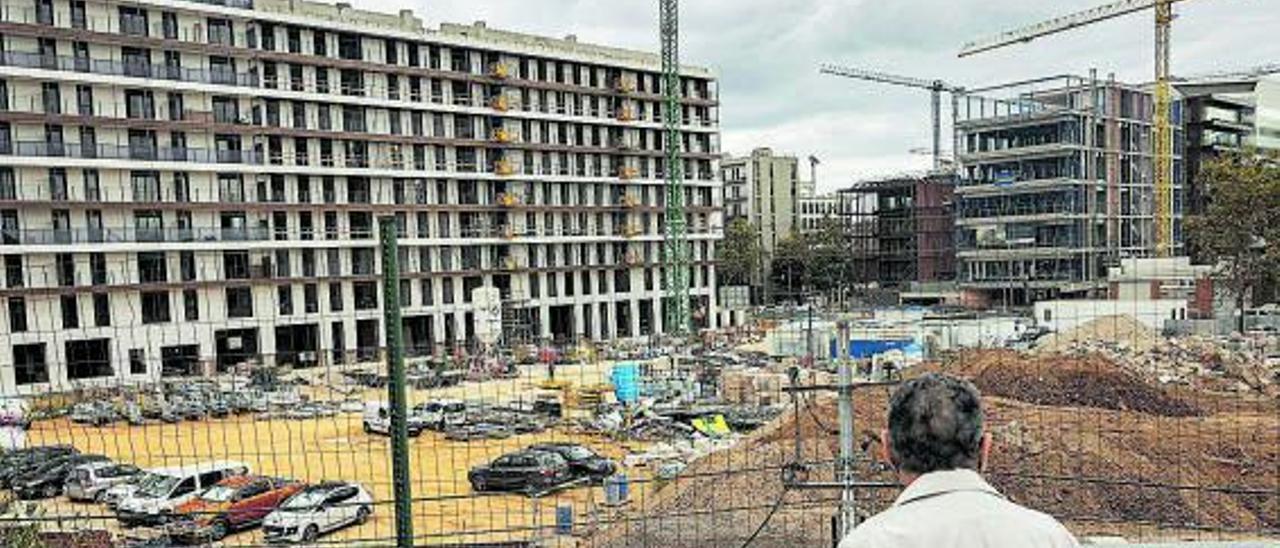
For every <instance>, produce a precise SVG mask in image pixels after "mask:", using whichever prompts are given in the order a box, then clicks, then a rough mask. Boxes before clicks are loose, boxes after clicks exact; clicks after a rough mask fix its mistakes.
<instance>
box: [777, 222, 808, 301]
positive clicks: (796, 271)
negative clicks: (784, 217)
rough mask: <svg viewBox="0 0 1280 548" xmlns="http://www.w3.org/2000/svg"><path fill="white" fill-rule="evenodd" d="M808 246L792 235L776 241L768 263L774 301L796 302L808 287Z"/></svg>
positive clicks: (800, 237)
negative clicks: (776, 243)
mask: <svg viewBox="0 0 1280 548" xmlns="http://www.w3.org/2000/svg"><path fill="white" fill-rule="evenodd" d="M811 260H812V258H811V257H810V256H809V244H808V242H807V241H806V238H805V237H804V236H799V235H796V234H794V233H792V234H788V235H787V236H786V237H784V238H782V239H781V240H778V245H776V246H774V249H773V257H772V260H771V261H770V263H769V277H770V280H771V281H772V284H771V285H772V286H773V294H774V298H775V299H781V300H797V299H799V298H800V295H801V294H802V293H803V292H804V291H805V289H806V288H807V287H808V285H809V266H810V264H811Z"/></svg>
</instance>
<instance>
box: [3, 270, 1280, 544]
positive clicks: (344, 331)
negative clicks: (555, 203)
mask: <svg viewBox="0 0 1280 548" xmlns="http://www.w3.org/2000/svg"><path fill="white" fill-rule="evenodd" d="M395 256H396V254H395V253H390V254H386V255H384V257H385V258H384V259H382V260H380V261H378V262H379V263H380V262H382V261H383V260H386V258H392V257H395ZM242 259H243V261H242ZM371 259H372V257H371ZM90 262H91V263H92V262H93V261H90ZM242 262H243V265H244V266H245V268H244V274H245V275H244V276H240V275H239V273H240V270H238V269H239V268H240V267H239V266H236V265H240V264H241V263H242ZM171 263H172V264H171ZM197 264H198V265H201V268H204V266H203V265H213V264H218V265H220V266H219V267H218V269H217V272H200V271H199V270H198V269H197V271H195V272H187V271H186V268H187V265H186V264H185V263H184V262H183V261H169V260H165V259H163V258H161V259H160V260H159V261H158V262H157V261H154V260H153V258H152V257H150V256H146V254H145V253H143V254H138V256H137V257H134V258H133V259H131V260H130V261H127V262H118V263H117V262H107V263H102V264H96V263H95V264H89V263H86V264H83V265H82V264H79V263H74V264H72V265H70V266H68V265H63V264H60V263H58V262H56V261H55V263H54V264H50V265H34V264H33V265H23V267H22V269H21V274H22V276H23V281H24V282H25V283H24V284H19V285H18V286H16V287H15V285H14V284H13V283H9V284H7V285H6V287H7V288H9V289H7V290H6V299H7V303H6V304H7V310H6V312H7V318H8V319H7V321H8V323H7V325H8V326H9V331H8V332H6V333H5V334H4V335H3V339H4V340H5V342H6V343H7V344H5V347H6V348H7V349H8V350H9V352H8V356H6V357H5V359H6V362H5V365H6V367H5V369H6V370H7V371H12V373H6V376H5V378H4V382H5V386H4V388H5V390H6V395H7V396H8V397H7V398H6V399H5V400H4V401H5V406H6V408H5V413H6V414H5V421H6V422H5V427H4V431H5V434H6V440H5V441H6V443H7V444H8V446H9V447H12V448H13V449H11V450H9V451H7V452H5V453H4V454H2V455H0V483H3V487H4V489H5V491H4V496H5V498H6V504H5V514H4V517H3V518H2V520H3V523H4V525H5V530H4V531H5V532H4V534H5V535H7V536H6V539H7V540H6V542H7V543H9V544H11V545H27V544H29V545H33V546H34V545H40V544H38V543H40V542H46V543H48V545H73V546H93V545H102V546H106V545H120V544H132V545H173V544H184V543H197V544H198V543H209V542H213V543H215V544H218V545H223V546H257V545H262V544H265V543H267V542H269V541H277V540H279V541H296V542H310V543H313V544H333V545H343V546H350V545H362V544H367V545H391V544H396V543H397V540H399V541H400V543H401V544H402V545H403V544H409V543H412V544H415V545H556V546H602V547H605V546H662V547H678V546H748V545H750V546H796V545H802V546H830V545H833V544H834V543H835V542H836V541H837V540H838V534H837V530H838V528H839V526H840V524H839V523H837V522H836V521H835V516H836V514H837V510H838V508H839V503H840V500H841V493H842V490H843V489H844V487H845V486H844V485H843V484H841V483H840V482H839V481H838V479H839V476H837V474H836V469H837V466H838V465H840V464H841V463H842V462H843V461H842V460H841V459H840V455H839V449H838V446H837V439H838V424H839V422H838V420H837V419H838V418H837V415H838V413H837V405H836V398H835V393H836V390H835V389H836V388H837V387H836V377H835V371H836V367H835V366H836V363H837V362H838V361H839V360H841V359H843V360H848V361H849V362H851V363H853V364H854V366H855V369H856V379H857V380H856V382H857V383H859V384H865V386H860V387H858V388H856V389H854V390H853V401H854V409H855V415H854V427H855V431H854V434H853V439H854V441H855V454H854V455H853V459H852V461H850V463H849V464H850V466H851V467H852V468H853V470H855V471H856V478H857V487H856V489H854V490H853V497H854V500H855V505H856V515H857V516H858V517H859V518H865V517H866V516H869V515H871V514H874V513H876V512H879V511H882V510H884V509H885V508H887V507H888V506H889V504H891V502H892V500H893V497H894V496H895V495H896V493H897V490H898V487H897V486H896V478H895V477H894V475H893V474H892V473H891V471H890V470H889V469H888V468H887V467H886V466H885V465H884V464H883V463H882V459H880V457H879V455H880V447H879V444H880V442H879V432H880V430H881V429H882V428H883V427H884V415H885V409H886V405H887V399H888V395H889V393H890V392H891V391H892V390H893V382H894V380H895V379H899V378H902V377H903V376H913V375H916V374H919V372H921V371H943V372H948V373H952V374H957V375H962V376H965V377H968V378H970V379H972V380H973V381H974V382H975V384H976V385H977V386H978V388H979V389H980V390H981V391H982V392H983V394H984V397H985V405H986V407H987V419H988V424H987V429H988V431H989V432H991V433H992V435H993V437H994V441H995V449H994V451H993V454H992V457H991V459H990V462H989V463H988V467H987V469H986V475H987V477H988V478H989V479H990V480H991V481H992V483H993V484H994V485H995V486H996V487H997V488H998V489H1000V490H1001V491H1002V492H1003V493H1005V494H1006V495H1007V496H1009V497H1010V498H1011V499H1013V500H1015V501H1017V502H1019V503H1022V504H1026V505H1028V506H1031V507H1033V508H1037V509H1039V510H1042V511H1045V512H1048V513H1050V514H1052V515H1054V516H1055V517H1057V518H1059V519H1061V520H1063V521H1064V522H1066V523H1067V524H1068V526H1069V527H1070V528H1071V530H1072V531H1073V532H1075V533H1076V534H1077V535H1079V536H1123V537H1126V538H1129V539H1151V540H1164V539H1197V540H1202V539H1233V538H1259V537H1270V538H1274V537H1276V536H1277V535H1280V454H1278V453H1280V399H1278V397H1280V393H1278V390H1280V385H1278V384H1277V382H1276V378H1275V375H1276V367H1277V366H1276V356H1277V352H1278V349H1277V344H1278V343H1277V337H1276V335H1275V331H1274V330H1273V329H1270V328H1267V327H1266V325H1268V324H1266V322H1267V321H1270V320H1269V319H1268V318H1265V317H1263V316H1261V315H1258V316H1256V317H1255V318H1254V319H1253V320H1251V321H1252V322H1253V323H1251V324H1250V325H1249V327H1250V331H1249V332H1244V333H1240V332H1234V331H1233V330H1231V329H1230V328H1229V327H1228V328H1226V329H1221V328H1220V327H1221V326H1216V324H1212V325H1211V324H1205V325H1199V326H1197V325H1193V324H1194V323H1195V322H1190V321H1182V320H1178V321H1170V322H1166V321H1164V317H1165V313H1161V316H1160V318H1159V319H1158V320H1155V321H1152V320H1151V319H1150V318H1149V317H1148V316H1147V315H1146V314H1145V313H1144V312H1143V310H1145V307H1144V305H1142V304H1141V303H1140V302H1139V301H1138V300H1137V299H1136V298H1135V299H1133V300H1131V301H1119V302H1118V304H1117V305H1116V306H1115V307H1113V308H1115V309H1114V310H1112V309H1108V310H1106V311H1097V310H1092V309H1091V310H1088V311H1086V310H1084V309H1079V308H1074V309H1069V310H1068V309H1063V310H1058V309H1054V310H1053V311H1051V312H1049V313H1048V316H1046V315H1045V312H1044V309H1043V307H1040V308H1037V309H1035V313H1036V317H1034V318H1033V317H1031V312H1030V310H1027V311H1013V310H1011V311H1001V312H997V311H988V312H972V311H962V310H959V309H952V308H947V307H931V308H902V307H891V308H880V309H871V308H860V307H859V306H858V302H857V298H856V292H854V293H852V294H853V295H854V297H848V298H846V299H844V300H845V301H846V302H845V305H846V307H845V310H844V311H842V312H839V313H835V312H830V311H824V310H823V309H821V308H819V307H816V306H813V305H804V304H800V305H790V306H791V307H790V308H786V309H773V310H767V311H760V312H762V313H760V314H757V315H756V317H757V318H765V319H759V320H755V321H751V322H749V323H746V324H743V325H740V326H733V327H726V328H724V329H722V330H719V331H717V332H714V333H712V332H708V333H704V334H703V335H702V336H700V337H697V338H696V340H695V341H692V342H680V341H672V340H667V339H664V338H662V337H660V336H656V335H652V334H650V336H647V337H642V338H637V339H633V340H630V341H611V342H594V343H593V342H591V341H567V342H561V343H559V344H557V343H554V342H551V341H545V340H542V341H539V340H536V339H528V338H526V337H523V336H520V335H519V334H520V333H525V332H527V331H528V330H527V329H519V326H521V325H523V322H522V321H521V320H520V318H518V317H517V316H516V315H513V314H511V313H509V311H507V310H506V309H505V308H504V306H503V305H501V304H499V305H498V306H497V307H496V311H495V309H493V307H491V306H490V304H491V303H488V302H487V301H484V299H483V298H481V297H479V296H482V295H483V292H481V293H476V295H477V296H478V297H475V299H476V301H473V302H460V303H458V304H457V307H456V308H449V311H450V312H461V311H465V312H466V313H467V315H466V316H464V315H462V314H458V316H459V317H465V318H468V319H469V320H470V321H471V322H472V324H471V325H470V326H467V325H462V324H457V325H454V326H453V327H452V328H451V329H449V330H448V336H447V337H446V336H436V335H435V334H436V333H437V331H436V330H438V329H439V330H443V329H445V328H444V322H443V321H440V320H438V319H436V317H435V316H432V315H430V314H415V313H414V310H415V309H416V308H415V306H414V305H416V304H417V303H420V302H421V301H420V300H419V298H416V297H415V295H416V291H415V290H414V289H413V288H414V287H417V285H416V283H414V282H410V283H409V285H408V287H409V288H410V289H409V293H410V296H409V297H408V301H405V298H406V297H405V296H404V295H403V294H402V295H399V296H397V300H399V301H400V304H401V305H403V307H402V309H401V310H400V313H401V314H400V315H401V318H400V324H401V330H400V331H401V334H402V335H403V336H402V337H388V334H387V333H386V331H385V329H384V326H385V325H386V324H385V323H384V322H383V318H384V314H385V312H386V311H385V307H386V305H387V304H388V303H387V302H386V300H385V297H384V296H385V293H384V292H383V288H384V287H385V285H379V284H378V279H377V277H376V275H374V274H373V272H375V271H376V272H382V270H381V266H378V267H377V269H374V270H370V275H369V276H367V277H355V278H351V279H346V278H341V277H338V278H333V277H328V278H326V277H312V278H306V277H304V278H301V279H299V278H287V277H283V278H276V277H267V276H266V274H268V273H267V272H266V271H263V272H261V274H263V275H262V276H258V275H255V272H256V271H255V270H254V268H253V267H254V264H255V263H254V261H253V260H251V258H249V257H248V256H246V257H241V256H240V255H238V254H237V255H234V256H227V257H222V258H220V260H218V261H198V262H197ZM86 267H87V268H86ZM99 267H101V270H102V271H103V272H104V275H110V274H111V273H116V272H128V273H133V272H134V271H135V270H137V271H139V272H138V274H139V276H138V279H144V280H154V281H155V282H154V283H150V284H148V285H146V287H142V288H139V289H137V290H129V291H120V290H118V289H117V288H115V287H112V288H111V289H110V290H108V289H107V287H105V285H104V286H99V285H97V283H96V281H95V280H97V278H96V276H98V272H99ZM193 268H194V267H193ZM226 269H233V270H234V271H228V270H226ZM82 272H87V273H89V274H90V278H89V279H87V280H80V279H79V278H77V276H76V275H77V274H78V273H82ZM273 272H274V270H273ZM188 274H191V276H189V277H188ZM68 275H69V276H70V278H67V277H68ZM403 275H404V276H420V275H422V273H403ZM406 279H410V278H406ZM169 280H178V281H172V282H171V281H169ZM204 280H221V281H216V282H215V281H204ZM45 281H52V283H44V282H45ZM61 281H67V282H70V283H68V284H63V283H60V282H61ZM77 282H82V283H77ZM90 282H92V283H90ZM23 286H25V287H27V288H31V289H23ZM402 287H403V283H402V284H396V289H401V288H402ZM37 288H39V289H37ZM99 288H100V289H99ZM335 288H337V289H335ZM466 298H467V299H472V298H473V297H472V296H467V297H466ZM792 300H793V301H802V300H803V299H792ZM810 300H811V301H812V299H810ZM392 304H394V303H392ZM1175 316H1176V313H1175ZM1046 322H1049V323H1046ZM840 323H843V324H845V325H847V330H846V331H844V332H842V331H841V330H839V329H837V325H838V324H840ZM1152 323H1155V324H1158V326H1153V325H1152ZM486 324H487V325H488V326H489V327H485V325H486ZM1047 325H1051V326H1052V331H1053V333H1048V331H1049V330H1050V329H1049V328H1047V327H1046V326H1047ZM1193 329H1199V332H1197V333H1192V332H1191V331H1192V330H1193ZM72 333H75V334H77V335H75V336H72V335H71V334H72ZM1175 333H1177V334H1175ZM389 339H390V340H393V342H394V340H395V339H399V340H400V341H401V343H400V349H399V350H400V351H401V352H403V355H404V356H405V362H406V363H405V374H404V376H403V378H402V379H400V378H393V377H392V376H391V375H389V371H390V370H389V369H388V366H387V359H386V358H387V355H388V349H387V348H386V342H385V341H387V340H389ZM442 340H443V341H449V342H448V343H441V341H442ZM267 348H270V349H273V350H272V351H270V352H267V351H265V350H264V349H267ZM400 384H403V386H404V392H405V395H406V398H407V401H406V406H405V407H406V410H407V413H406V415H405V416H404V426H405V430H406V433H407V435H408V439H407V444H406V447H407V451H406V453H405V454H404V456H405V462H407V464H408V489H407V493H408V496H409V497H411V498H410V499H409V500H408V502H409V504H408V505H407V508H408V509H409V515H408V516H406V518H407V519H408V523H409V524H410V525H411V526H412V531H413V533H412V535H413V536H412V539H406V538H401V539H397V533H398V531H400V532H403V531H405V529H398V528H397V516H396V507H397V504H396V502H397V499H396V493H397V490H396V488H395V487H396V484H395V481H394V478H395V473H394V472H395V466H394V465H393V462H394V459H393V451H392V447H393V443H392V438H393V434H394V432H395V425H396V424H397V423H398V422H399V421H397V420H393V418H394V417H395V415H396V412H395V405H394V404H393V402H394V398H393V397H391V396H390V395H389V394H390V392H389V390H390V388H391V387H394V386H398V385H400ZM400 493H401V496H402V497H403V496H404V495H405V493H406V491H400Z"/></svg>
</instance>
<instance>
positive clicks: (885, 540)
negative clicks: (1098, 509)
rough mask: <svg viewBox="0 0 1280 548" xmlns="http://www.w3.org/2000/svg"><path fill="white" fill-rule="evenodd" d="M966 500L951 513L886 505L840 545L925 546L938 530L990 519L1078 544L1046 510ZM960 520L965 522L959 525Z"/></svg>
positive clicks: (1051, 541)
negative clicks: (962, 506) (925, 517)
mask: <svg viewBox="0 0 1280 548" xmlns="http://www.w3.org/2000/svg"><path fill="white" fill-rule="evenodd" d="M930 502H934V503H935V504H936V503H941V502H942V500H935V501H930ZM950 502H955V501H950ZM969 502H973V503H976V504H972V505H969V507H968V508H965V509H963V510H961V511H956V512H954V513H952V512H946V511H941V512H940V511H939V510H940V509H939V508H937V506H935V505H933V504H926V505H920V506H918V507H914V508H910V507H892V508H889V509H887V510H885V511H884V512H881V513H879V514H876V515H875V516H872V517H871V518H869V519H867V520H866V521H864V522H863V523H862V524H860V525H859V526H858V527H857V528H855V529H854V530H853V531H852V532H850V533H849V534H848V535H847V536H845V538H844V539H843V540H841V542H840V546H839V548H882V547H900V546H904V542H905V543H906V544H910V543H911V541H920V543H919V544H917V545H920V546H925V545H928V544H929V543H928V540H929V539H931V538H934V535H936V534H937V533H938V532H939V531H940V530H946V529H950V528H954V527H958V526H959V527H964V528H965V529H967V530H970V531H974V532H976V531H977V529H971V527H972V526H973V525H974V524H976V523H982V522H991V521H992V520H995V521H998V522H999V524H1000V525H999V527H998V528H999V529H1001V530H1003V532H1004V533H1005V534H1012V535H1014V536H1020V537H1023V538H1035V539H1040V542H1043V543H1044V544H1042V545H1043V546H1051V547H1054V548H1065V547H1073V546H1077V543H1076V541H1075V537H1074V536H1073V535H1072V534H1071V533H1070V532H1069V531H1068V530H1067V528H1066V527H1065V526H1063V525H1062V523H1060V522H1059V521H1058V520H1057V519H1055V518H1054V517H1053V516H1050V515H1049V514H1046V513H1044V512H1040V511H1037V510H1033V509H1031V508H1027V507H1025V506H1021V505H1019V504H1016V503H1014V502H1012V501H1009V500H1007V499H1004V498H1002V497H993V498H992V499H982V498H979V499H975V500H972V501H969ZM948 506H950V504H948ZM975 507H976V508H975ZM952 509H955V508H954V507H953V508H952ZM922 512H923V513H924V514H928V515H929V516H930V519H922V517H923V514H922ZM947 514H950V515H947ZM948 518H951V519H948ZM962 523H963V524H966V525H961V524H962ZM979 529H980V528H979ZM1017 531H1020V532H1021V533H1018V532H1017ZM948 536H949V535H948Z"/></svg>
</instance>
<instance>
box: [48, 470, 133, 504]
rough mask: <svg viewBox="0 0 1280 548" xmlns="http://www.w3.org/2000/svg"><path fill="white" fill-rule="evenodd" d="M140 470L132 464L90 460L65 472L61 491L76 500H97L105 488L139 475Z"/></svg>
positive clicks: (128, 480)
mask: <svg viewBox="0 0 1280 548" xmlns="http://www.w3.org/2000/svg"><path fill="white" fill-rule="evenodd" d="M141 474H142V470H139V469H138V467H137V466H134V465H132V464H118V463H114V462H92V463H89V464H82V465H80V466H77V467H76V468H75V469H73V470H72V471H71V473H69V474H67V480H66V484H65V485H63V491H64V492H65V493H66V494H67V498H69V499H71V500H76V501H98V500H99V497H101V496H102V494H103V493H106V491H107V489H110V488H111V487H114V486H116V485H120V484H123V483H128V482H130V481H133V480H134V479H136V478H139V477H141Z"/></svg>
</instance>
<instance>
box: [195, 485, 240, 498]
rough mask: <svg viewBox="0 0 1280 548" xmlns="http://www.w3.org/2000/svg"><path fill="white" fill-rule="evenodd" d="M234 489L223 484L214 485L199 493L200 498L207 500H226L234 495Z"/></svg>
mask: <svg viewBox="0 0 1280 548" xmlns="http://www.w3.org/2000/svg"><path fill="white" fill-rule="evenodd" d="M235 494H236V490H235V489H233V488H231V487H227V486H225V485H215V486H213V487H210V488H209V489H208V490H207V491H205V492H204V493H203V494H201V495H200V498H201V499H203V500H207V501H209V502H227V501H229V500H231V497H234V496H235Z"/></svg>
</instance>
